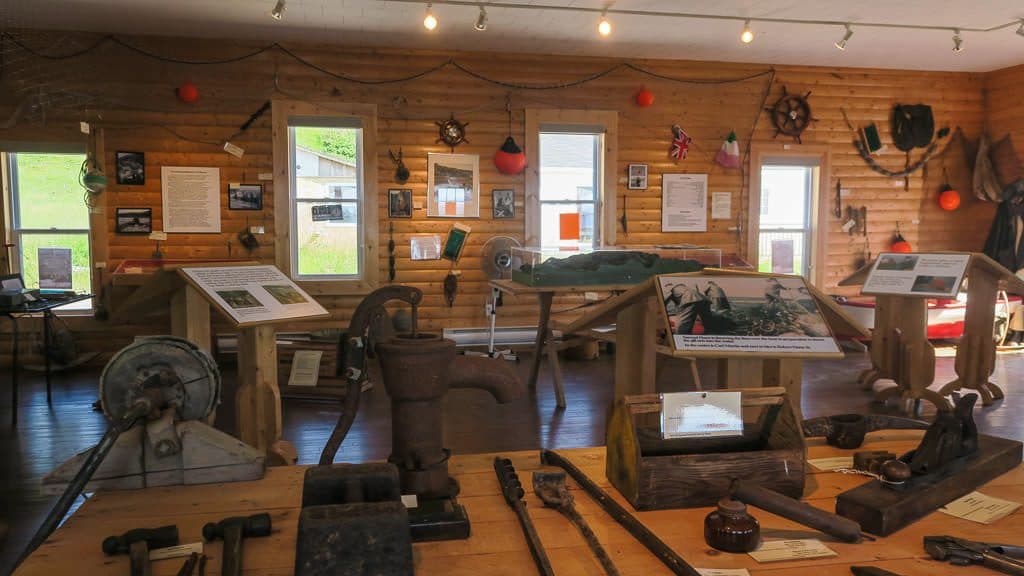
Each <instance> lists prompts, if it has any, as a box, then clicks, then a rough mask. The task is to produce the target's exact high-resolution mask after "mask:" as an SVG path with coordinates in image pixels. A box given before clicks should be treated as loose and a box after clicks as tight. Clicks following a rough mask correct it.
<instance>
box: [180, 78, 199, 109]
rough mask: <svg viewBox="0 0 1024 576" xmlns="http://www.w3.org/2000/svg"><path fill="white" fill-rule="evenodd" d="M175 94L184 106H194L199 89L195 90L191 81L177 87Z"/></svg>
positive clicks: (197, 98)
mask: <svg viewBox="0 0 1024 576" xmlns="http://www.w3.org/2000/svg"><path fill="white" fill-rule="evenodd" d="M176 92H177V94H178V100H181V101H182V102H184V103H186V104H195V103H196V102H197V101H198V100H199V88H196V85H195V84H193V83H192V81H191V80H186V81H185V82H183V83H182V85H181V86H178V89H177V90H176Z"/></svg>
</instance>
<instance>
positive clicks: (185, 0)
mask: <svg viewBox="0 0 1024 576" xmlns="http://www.w3.org/2000/svg"><path fill="white" fill-rule="evenodd" d="M483 3H484V4H485V5H486V6H487V12H488V14H489V17H490V18H489V26H488V29H487V30H486V31H485V32H478V31H476V30H474V29H473V22H474V20H475V18H476V16H477V7H475V6H453V5H438V4H435V5H434V8H433V10H434V14H435V15H436V16H437V18H438V20H439V21H440V24H439V26H438V28H437V29H436V30H435V31H433V32H427V31H426V30H425V29H424V28H423V26H422V20H423V16H424V12H425V6H426V4H425V2H424V3H413V4H410V3H403V2H395V1H387V0H287V10H286V12H285V18H284V19H283V20H282V21H280V22H278V21H275V20H273V19H272V18H270V16H269V11H270V9H271V8H272V7H273V4H274V0H0V13H4V15H3V16H0V26H3V25H6V26H10V27H28V28H43V29H60V30H88V31H96V32H114V33H119V34H158V35H174V36H200V37H213V38H241V39H249V40H268V41H269V40H276V41H281V42H291V43H296V42H317V43H334V44H345V45H358V46H387V47H409V48H431V49H442V50H486V51H515V52H532V53H557V54H579V55H593V56H611V57H640V58H679V59H693V60H720V61H734V62H755V63H765V64H809V65H823V66H857V67H877V68H898V69H917V70H949V71H988V70H995V69H999V68H1004V67H1007V66H1013V65H1016V64H1022V63H1024V37H1021V36H1018V35H1017V34H1015V31H1016V29H1017V27H1016V26H1012V27H1009V28H1004V29H1002V30H998V31H995V32H964V33H963V39H964V51H963V52H960V53H955V52H953V50H952V39H951V37H952V33H951V32H950V31H949V30H903V29H885V28H865V27H858V26H857V23H859V22H875V23H882V22H893V23H908V24H909V23H913V24H922V25H933V26H941V27H948V28H956V27H963V28H989V27H993V26H997V25H1000V24H1005V23H1007V22H1011V21H1014V20H1018V19H1021V18H1024V2H1021V1H1020V0H980V1H973V2H972V1H964V0H900V1H897V2H894V1H892V0H856V1H854V0H848V1H837V0H759V1H754V0H690V1H687V2H683V1H682V0H616V1H614V2H612V3H611V6H612V8H613V9H621V10H638V11H644V12H651V11H663V12H680V11H686V12H690V13H697V14H718V15H731V16H743V17H753V18H757V17H764V18H786V19H800V20H829V21H837V22H850V23H851V24H852V25H853V28H854V32H855V33H854V36H853V38H852V39H851V40H850V43H849V48H848V49H847V50H846V51H845V52H841V51H839V50H837V49H836V48H835V47H834V46H833V42H835V41H837V40H838V39H839V38H840V37H841V36H842V34H843V28H842V26H838V25H831V26H829V25H807V24H789V23H757V22H755V23H754V25H753V28H754V31H755V33H756V38H755V40H754V42H753V43H751V44H742V43H740V42H739V40H738V36H739V32H740V30H741V28H742V23H741V22H736V21H719V20H705V19H687V18H672V17H652V16H642V15H626V14H619V15H612V16H611V19H612V23H613V25H614V31H613V33H612V35H611V36H610V37H609V38H606V39H601V38H599V37H598V35H597V33H596V31H595V30H596V25H597V21H598V18H599V16H598V15H597V14H592V13H581V12H569V11H561V10H551V9H545V8H544V7H543V5H544V4H547V5H549V6H550V5H569V6H580V7H589V8H601V7H603V6H604V5H606V4H607V2H606V1H604V0H562V1H561V2H559V1H558V0H497V1H485V2H483ZM502 3H519V4H531V5H539V7H538V8H536V9H510V8H502Z"/></svg>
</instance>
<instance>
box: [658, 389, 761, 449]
mask: <svg viewBox="0 0 1024 576" xmlns="http://www.w3.org/2000/svg"><path fill="white" fill-rule="evenodd" d="M742 434H743V408H742V404H741V398H740V393H739V392H673V393H669V394H662V395H661V436H662V438H694V437H710V436H741V435H742Z"/></svg>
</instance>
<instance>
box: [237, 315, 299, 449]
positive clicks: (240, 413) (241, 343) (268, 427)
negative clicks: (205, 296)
mask: <svg viewBox="0 0 1024 576" xmlns="http://www.w3.org/2000/svg"><path fill="white" fill-rule="evenodd" d="M235 406H236V411H237V419H238V420H237V422H238V438H239V440H241V441H242V442H245V443H246V444H249V445H251V446H255V447H256V448H258V449H259V450H262V451H264V452H266V454H267V464H268V465H283V464H294V463H295V460H296V456H295V454H296V453H295V448H294V447H292V446H291V444H290V443H288V442H285V441H283V440H281V392H280V391H279V390H278V386H277V342H276V338H275V329H274V327H273V326H272V325H260V326H249V327H244V328H240V329H239V332H238V394H237V396H236V397H235Z"/></svg>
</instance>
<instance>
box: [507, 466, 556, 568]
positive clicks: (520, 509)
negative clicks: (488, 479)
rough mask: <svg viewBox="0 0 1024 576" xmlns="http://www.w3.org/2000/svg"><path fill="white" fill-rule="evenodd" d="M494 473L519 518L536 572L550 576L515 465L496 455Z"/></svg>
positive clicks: (545, 556)
mask: <svg viewBox="0 0 1024 576" xmlns="http://www.w3.org/2000/svg"><path fill="white" fill-rule="evenodd" d="M494 473H495V474H497V475H498V483H499V484H500V485H501V495H502V496H504V497H505V502H506V503H508V505H509V506H510V507H511V508H512V510H515V513H516V517H517V518H518V519H519V526H520V527H522V529H523V535H524V536H526V543H527V544H528V545H529V546H530V555H531V556H533V561H534V563H535V564H537V573H538V574H540V575H541V576H552V575H553V574H554V573H555V572H554V570H552V569H551V561H550V560H548V555H547V553H546V552H545V551H544V544H543V543H542V542H541V541H540V536H538V535H537V530H536V528H534V527H533V521H532V520H530V515H529V514H527V512H526V503H525V502H523V494H524V492H523V485H522V483H521V482H520V481H519V475H518V474H516V468H515V466H513V465H512V461H511V460H509V459H508V458H502V457H500V456H497V457H495V458H494Z"/></svg>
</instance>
